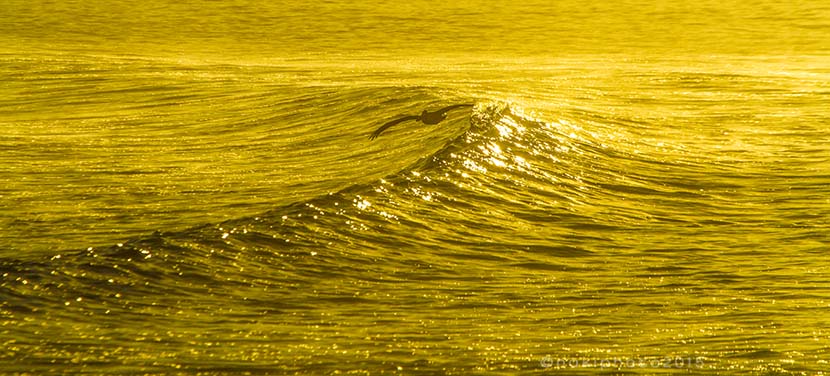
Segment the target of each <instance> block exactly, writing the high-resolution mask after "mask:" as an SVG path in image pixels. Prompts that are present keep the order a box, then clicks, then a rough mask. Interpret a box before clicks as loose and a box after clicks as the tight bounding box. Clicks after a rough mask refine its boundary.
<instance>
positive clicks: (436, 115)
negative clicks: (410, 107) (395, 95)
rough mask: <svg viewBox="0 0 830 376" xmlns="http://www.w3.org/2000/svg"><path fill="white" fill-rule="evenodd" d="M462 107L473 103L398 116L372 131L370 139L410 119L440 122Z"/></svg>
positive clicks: (428, 122)
mask: <svg viewBox="0 0 830 376" xmlns="http://www.w3.org/2000/svg"><path fill="white" fill-rule="evenodd" d="M462 107H473V105H472V104H470V103H464V104H454V105H452V106H447V107H444V108H441V109H439V110H436V111H427V110H424V111H423V112H421V114H420V115H409V116H404V117H402V118H398V119H395V120H392V121H390V122H388V123H386V124H384V125H381V126H380V128H378V129H376V130H375V131H374V132H372V134H371V135H369V139H370V140H374V139H376V138H377V137H378V136H380V134H381V133H383V131H385V130H387V129H389V128H390V127H392V126H393V125H396V124H400V123H403V122H405V121H409V120H415V121H420V122H421V123H424V124H429V125H434V124H438V123H440V122H442V121H444V119H446V118H447V112H450V111H452V110H454V109H456V108H462Z"/></svg>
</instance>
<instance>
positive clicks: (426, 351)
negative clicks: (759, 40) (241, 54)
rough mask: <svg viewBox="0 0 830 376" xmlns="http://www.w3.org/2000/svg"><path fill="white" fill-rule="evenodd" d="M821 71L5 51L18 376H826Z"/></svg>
mask: <svg viewBox="0 0 830 376" xmlns="http://www.w3.org/2000/svg"><path fill="white" fill-rule="evenodd" d="M810 59H811V58H809V57H804V58H803V60H801V62H800V63H797V64H796V63H787V64H795V65H791V66H789V67H790V68H789V69H787V70H785V71H783V70H782V71H780V72H778V71H774V70H773V67H779V68H780V67H781V64H785V62H782V61H778V60H775V61H769V60H764V59H757V60H752V61H747V60H742V59H734V60H730V61H725V62H717V63H713V62H701V61H690V60H684V61H682V64H681V63H678V62H677V61H674V60H666V61H660V62H630V61H617V60H608V59H606V58H603V59H599V58H584V57H583V58H574V59H572V60H563V61H562V62H560V63H557V64H558V65H550V64H547V65H546V64H543V63H541V62H538V61H536V62H532V61H529V62H524V63H522V64H518V63H507V62H501V63H499V64H500V65H498V66H496V65H486V64H470V65H464V66H461V67H458V66H446V65H443V63H440V64H439V63H436V64H435V65H422V66H419V65H417V64H414V65H413V64H411V65H406V64H404V63H401V62H391V63H381V62H373V63H372V64H370V66H369V67H364V68H356V67H357V66H358V65H359V64H361V63H365V62H351V63H348V64H345V65H343V63H342V62H341V63H338V64H333V63H332V64H331V65H325V64H317V65H314V69H308V68H302V67H306V66H308V65H313V64H314V63H313V62H309V61H302V62H301V63H292V62H289V61H284V62H281V63H279V64H277V63H269V64H264V63H263V64H260V63H257V64H253V63H252V64H248V65H246V64H229V63H207V62H182V61H170V60H159V59H156V60H153V59H144V58H126V57H107V56H86V57H72V58H70V57H66V56H48V57H45V58H31V57H29V58H23V57H20V56H9V55H6V56H4V60H3V64H4V65H5V67H6V68H7V69H3V70H2V72H4V73H3V74H4V75H5V77H3V78H4V79H3V81H4V82H7V83H8V84H7V86H6V89H5V90H11V91H14V92H15V93H16V97H15V98H16V99H15V100H14V109H15V110H14V112H10V111H7V112H5V113H4V116H5V119H6V120H5V127H7V129H8V130H9V131H8V132H7V133H6V134H5V135H3V136H2V137H3V143H2V148H3V156H2V157H0V159H2V161H3V164H4V165H6V166H11V167H10V168H9V169H7V170H6V171H4V172H2V173H0V177H2V180H3V181H4V182H5V183H6V184H7V185H6V186H5V188H4V190H3V191H2V199H3V200H4V201H3V204H4V206H5V207H6V208H7V210H6V214H7V215H6V216H5V217H4V218H2V220H3V222H2V224H3V232H4V235H5V236H4V238H3V240H2V242H3V243H2V246H3V248H4V249H5V251H3V253H2V255H1V257H0V269H2V274H1V275H2V279H0V302H2V303H0V312H2V318H3V321H2V322H3V332H2V335H0V339H2V340H3V341H4V352H3V355H2V357H3V358H4V359H8V360H11V359H13V360H14V361H13V362H11V361H10V362H7V363H6V364H5V365H4V366H3V371H7V372H34V373H50V372H69V371H84V372H91V373H124V372H129V373H139V372H141V373H167V372H193V373H198V372H203V373H235V372H262V373H286V374H287V373H310V374H322V373H334V372H338V371H339V372H354V373H373V372H376V371H377V372H386V371H388V372H396V370H400V371H402V372H414V373H424V374H434V373H455V374H470V373H481V372H494V373H504V374H513V373H516V372H520V373H521V372H526V373H534V372H537V371H540V370H543V367H546V366H552V367H558V368H564V369H568V368H573V367H571V366H569V365H572V364H573V362H583V361H588V362H592V361H595V362H597V364H599V363H598V362H599V361H600V360H602V359H620V360H622V361H624V362H625V361H627V360H628V361H631V362H636V365H635V366H634V367H627V369H628V370H631V371H632V372H643V373H650V372H655V371H658V370H657V369H658V368H663V365H665V364H669V367H671V368H692V369H693V370H698V369H707V370H713V371H716V372H730V371H735V372H771V373H776V372H778V373H798V372H818V371H819V370H822V369H825V368H826V362H824V361H823V360H822V359H827V357H828V351H827V347H826V346H825V345H823V344H822V343H824V341H825V340H827V339H828V334H827V333H826V331H824V329H822V328H821V322H822V318H824V317H826V311H827V304H826V302H827V299H828V298H830V285H828V282H827V281H830V278H828V277H830V275H828V268H827V266H826V264H827V261H828V260H827V250H828V246H829V245H830V239H828V236H827V234H828V233H830V232H828V227H830V225H829V224H828V222H827V218H830V201H828V197H830V188H828V187H830V164H828V163H830V161H829V160H828V155H830V153H828V148H827V145H826V140H827V136H828V135H827V129H826V124H827V121H828V120H830V113H828V112H827V109H826V108H825V107H824V104H826V96H827V91H826V82H827V80H826V79H827V72H826V71H823V72H822V71H821V70H810V69H809V68H803V69H802V70H799V69H796V68H795V66H796V65H797V66H799V67H805V66H807V67H809V66H815V65H810V64H806V65H805V64H801V63H804V62H809V61H813V60H810ZM609 67H614V68H609ZM690 67H691V68H690ZM759 72H760V73H759ZM771 72H772V73H771ZM776 72H777V73H776ZM57 82H60V84H59V85H58V84H56V83H57ZM6 102H9V101H8V100H7V101H6ZM464 102H469V103H475V106H474V107H473V109H472V110H469V109H463V110H457V111H453V112H452V113H450V116H449V118H448V119H447V120H446V121H445V122H444V123H441V124H440V125H439V126H424V125H422V124H416V123H404V124H401V125H399V126H396V127H394V128H391V129H390V130H388V131H387V132H385V133H384V134H383V135H381V136H380V137H379V138H378V139H377V140H374V141H368V140H367V136H368V135H369V134H370V133H371V131H372V130H373V129H374V128H375V127H377V126H378V125H379V124H383V123H384V122H385V121H386V120H388V119H390V118H394V117H395V116H399V115H402V114H412V113H418V112H420V110H422V109H424V108H438V107H440V106H443V105H447V104H453V103H464ZM546 359H547V360H549V361H550V362H551V363H545V361H546ZM677 359H680V362H681V363H678V361H677ZM562 361H565V363H563V362H562ZM540 362H541V363H540ZM569 362H570V363H569ZM666 362H668V363H666ZM591 364H593V363H591ZM631 364H635V363H631ZM655 364H656V365H655ZM592 367H594V368H599V367H600V366H596V365H595V366H592ZM592 370H595V369H592ZM571 371H573V369H571ZM693 372H694V371H693Z"/></svg>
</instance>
